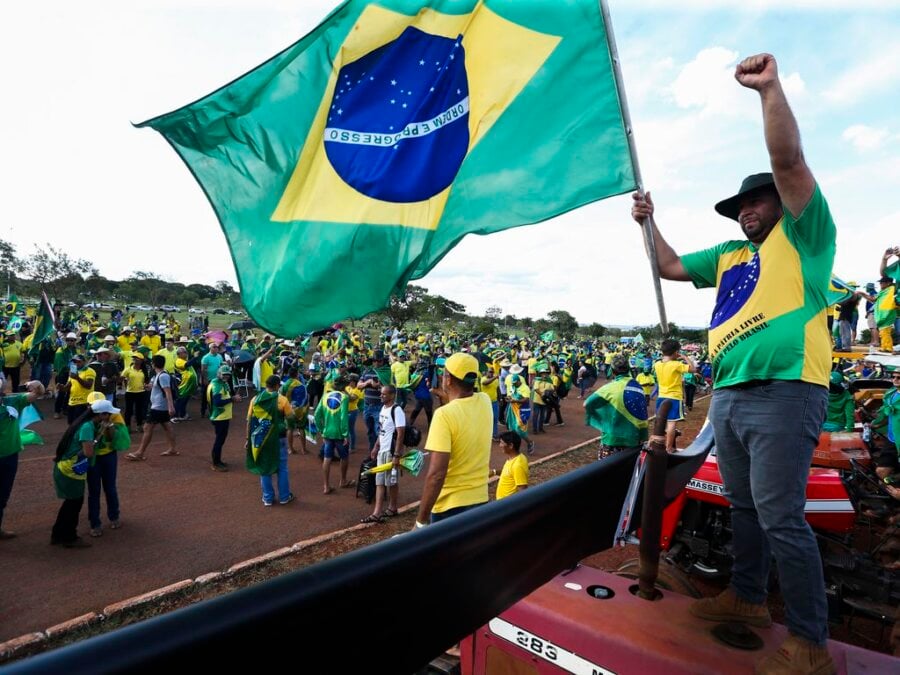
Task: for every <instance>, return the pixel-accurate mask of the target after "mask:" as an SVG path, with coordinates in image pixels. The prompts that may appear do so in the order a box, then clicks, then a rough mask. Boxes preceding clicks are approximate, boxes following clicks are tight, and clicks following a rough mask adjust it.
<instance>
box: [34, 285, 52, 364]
mask: <svg viewBox="0 0 900 675" xmlns="http://www.w3.org/2000/svg"><path fill="white" fill-rule="evenodd" d="M55 330H56V317H55V316H54V315H53V307H52V305H51V304H50V300H48V299H47V294H46V293H44V292H42V293H41V306H40V307H39V308H38V312H37V316H36V317H35V319H34V330H33V331H32V334H33V335H34V337H33V338H32V340H31V349H30V350H29V351H28V354H29V356H31V357H32V358H36V357H37V355H38V353H39V352H40V350H41V343H42V342H43V341H44V340H46V339H48V338H50V337H51V336H53V335H54V332H55Z"/></svg>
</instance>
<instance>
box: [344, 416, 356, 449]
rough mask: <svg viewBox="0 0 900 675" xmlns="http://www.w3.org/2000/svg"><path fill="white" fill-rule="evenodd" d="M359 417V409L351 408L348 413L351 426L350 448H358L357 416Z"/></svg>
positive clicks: (349, 425)
mask: <svg viewBox="0 0 900 675" xmlns="http://www.w3.org/2000/svg"><path fill="white" fill-rule="evenodd" d="M357 417H359V410H358V409H357V410H351V411H349V412H348V413H347V426H348V427H349V428H350V449H351V450H355V449H356V418H357Z"/></svg>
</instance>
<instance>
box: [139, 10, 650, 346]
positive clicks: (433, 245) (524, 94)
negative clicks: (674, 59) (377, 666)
mask: <svg viewBox="0 0 900 675" xmlns="http://www.w3.org/2000/svg"><path fill="white" fill-rule="evenodd" d="M139 126H148V127H151V128H153V129H156V130H157V131H159V132H160V133H161V134H162V135H163V136H164V137H165V138H166V140H168V141H169V143H170V144H171V145H172V146H173V148H174V149H175V150H176V151H177V152H178V153H179V155H180V156H181V157H182V159H183V160H184V161H185V163H186V164H187V165H188V167H189V168H190V170H191V172H192V173H193V174H194V176H195V177H196V179H197V180H198V182H199V183H200V185H201V187H202V188H203V190H204V191H205V192H206V194H207V196H208V198H209V200H210V202H211V204H212V206H213V208H214V209H215V211H216V215H217V216H218V218H219V222H220V223H221V225H222V229H223V230H224V232H225V235H226V238H227V240H228V244H229V247H230V249H231V255H232V258H233V260H234V263H235V268H236V271H237V275H238V279H239V282H240V286H241V298H242V300H243V302H244V305H245V307H246V309H247V311H248V312H249V313H250V315H251V316H252V317H253V319H254V320H255V321H256V322H257V323H258V324H259V325H260V326H263V327H265V328H266V329H267V330H269V331H271V332H273V333H276V334H279V335H283V336H291V335H296V334H298V333H301V332H304V331H307V330H309V329H315V328H319V327H321V326H324V325H329V324H331V323H332V322H333V321H335V320H338V319H342V318H345V317H359V316H362V315H365V314H367V313H369V312H371V311H374V310H377V309H380V308H382V307H384V306H385V305H386V304H387V303H388V301H389V297H390V295H391V294H392V293H399V292H400V291H402V290H403V288H404V287H405V285H406V283H407V282H408V281H409V280H410V279H412V278H419V277H421V276H424V275H425V274H426V273H427V272H428V270H430V269H431V268H432V267H433V266H434V265H435V264H436V263H437V262H438V261H439V260H440V259H441V257H443V256H444V255H445V254H446V253H447V252H448V251H449V250H450V249H451V248H452V247H453V246H454V245H455V244H456V243H457V242H459V240H460V239H461V238H462V237H464V236H465V235H466V234H468V233H478V234H487V233H490V232H495V231H499V230H503V229H507V228H510V227H517V226H520V225H527V224H530V223H536V222H539V221H542V220H545V219H547V218H551V217H553V216H555V215H558V214H560V213H563V212H565V211H568V210H571V209H573V208H575V207H578V206H581V205H583V204H586V203H588V202H591V201H595V200H598V199H603V198H605V197H609V196H612V195H616V194H621V193H624V192H627V191H629V190H632V189H633V188H634V187H635V180H634V171H633V167H632V163H631V158H630V153H629V148H628V139H627V134H626V129H625V124H624V123H623V117H622V111H621V106H620V102H619V96H618V92H617V88H616V82H615V74H614V70H613V64H612V60H611V57H610V49H609V46H608V44H607V34H606V28H605V26H604V22H603V17H602V14H601V10H600V6H599V3H598V2H597V0H488V1H486V2H485V1H483V0H482V1H476V0H379V1H378V2H370V1H368V0H347V1H346V2H344V3H343V4H341V5H340V6H339V7H338V8H336V9H335V10H334V11H333V12H332V13H331V14H330V15H329V16H328V17H327V18H326V19H325V21H324V22H323V23H322V24H321V25H319V26H318V27H317V28H316V29H314V30H313V31H312V32H311V33H310V34H309V35H307V36H306V37H304V38H303V39H301V40H300V41H299V42H297V43H295V44H293V45H291V46H290V47H288V48H287V49H286V50H284V51H283V52H281V53H280V54H277V55H276V56H274V57H272V58H271V59H269V60H268V61H267V62H265V63H264V64H262V65H261V66H259V67H258V68H256V69H255V70H252V71H251V72H249V73H247V74H246V75H244V76H242V77H240V78H238V79H237V80H235V81H234V82H232V83H230V84H228V85H226V86H224V87H222V88H221V89H219V90H217V91H215V92H213V93H212V94H209V95H208V96H205V97H203V98H202V99H200V100H199V101H197V102H195V103H192V104H190V105H188V106H186V107H184V108H181V109H179V110H176V111H174V112H171V113H169V114H166V115H163V116H161V117H157V118H154V119H151V120H148V121H146V122H143V123H142V124H140V125H139ZM359 270H365V271H366V272H367V274H366V283H365V284H357V283H350V282H349V281H348V279H349V277H347V274H348V273H350V272H351V271H359Z"/></svg>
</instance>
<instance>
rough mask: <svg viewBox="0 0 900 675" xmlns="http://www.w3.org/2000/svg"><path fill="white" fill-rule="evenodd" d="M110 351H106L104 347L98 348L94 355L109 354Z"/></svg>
mask: <svg viewBox="0 0 900 675" xmlns="http://www.w3.org/2000/svg"><path fill="white" fill-rule="evenodd" d="M110 351H111V350H109V349H107V348H106V347H99V348H98V349H95V350H94V354H109V352H110Z"/></svg>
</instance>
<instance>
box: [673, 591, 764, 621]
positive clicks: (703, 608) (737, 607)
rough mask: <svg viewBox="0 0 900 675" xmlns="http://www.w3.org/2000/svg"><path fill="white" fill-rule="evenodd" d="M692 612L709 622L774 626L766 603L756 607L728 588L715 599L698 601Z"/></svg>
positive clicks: (693, 605) (694, 604)
mask: <svg viewBox="0 0 900 675" xmlns="http://www.w3.org/2000/svg"><path fill="white" fill-rule="evenodd" d="M690 612H691V614H693V615H694V616H696V617H699V618H701V619H706V620H707V621H735V622H738V623H746V624H748V625H750V626H758V627H760V628H767V627H769V626H771V625H772V617H771V615H770V614H769V608H768V607H766V604H765V603H761V604H758V605H756V604H753V603H752V602H746V601H745V600H741V599H740V598H739V597H738V596H737V594H735V592H734V591H733V590H731V588H726V589H725V590H724V591H722V592H721V593H719V594H718V595H717V596H716V597H714V598H703V599H702V600H697V601H696V602H694V603H693V604H692V605H691V607H690Z"/></svg>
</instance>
